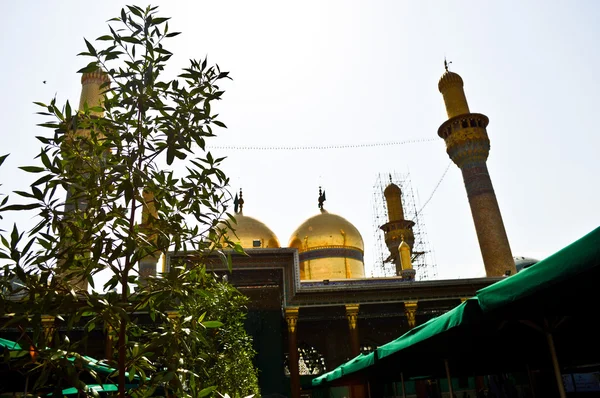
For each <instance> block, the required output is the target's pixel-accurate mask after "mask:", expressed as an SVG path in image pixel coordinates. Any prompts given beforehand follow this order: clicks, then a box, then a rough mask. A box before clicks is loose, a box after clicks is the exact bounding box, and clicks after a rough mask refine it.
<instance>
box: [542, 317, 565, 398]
mask: <svg viewBox="0 0 600 398" xmlns="http://www.w3.org/2000/svg"><path fill="white" fill-rule="evenodd" d="M544 333H545V334H546V341H547V342H548V348H549V349H550V356H551V357H552V367H553V368H554V377H555V378H556V384H557V387H558V395H559V396H560V398H566V396H567V394H566V393H565V386H564V384H563V379H562V375H561V373H560V366H559V365H558V358H557V356H556V348H555V347H554V338H553V337H552V333H550V330H549V329H548V328H547V327H546V329H545V330H544Z"/></svg>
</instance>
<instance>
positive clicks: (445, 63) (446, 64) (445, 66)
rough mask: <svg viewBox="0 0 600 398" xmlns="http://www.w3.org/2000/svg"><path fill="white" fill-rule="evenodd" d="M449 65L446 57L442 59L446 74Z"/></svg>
mask: <svg viewBox="0 0 600 398" xmlns="http://www.w3.org/2000/svg"><path fill="white" fill-rule="evenodd" d="M451 63H452V61H446V57H444V69H446V72H449V70H448V67H449V66H450V64H451Z"/></svg>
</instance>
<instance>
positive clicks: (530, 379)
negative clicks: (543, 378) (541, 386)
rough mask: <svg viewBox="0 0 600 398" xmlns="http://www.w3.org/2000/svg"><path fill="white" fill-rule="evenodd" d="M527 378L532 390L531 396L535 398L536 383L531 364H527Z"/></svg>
mask: <svg viewBox="0 0 600 398" xmlns="http://www.w3.org/2000/svg"><path fill="white" fill-rule="evenodd" d="M527 378H529V389H530V390H531V396H532V397H533V398H535V387H534V384H535V383H534V382H533V374H532V373H531V369H530V368H529V365H527Z"/></svg>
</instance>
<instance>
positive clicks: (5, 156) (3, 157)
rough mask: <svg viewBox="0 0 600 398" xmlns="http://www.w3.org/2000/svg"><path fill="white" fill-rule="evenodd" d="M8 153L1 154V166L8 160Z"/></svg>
mask: <svg viewBox="0 0 600 398" xmlns="http://www.w3.org/2000/svg"><path fill="white" fill-rule="evenodd" d="M8 155H9V154H6V155H2V156H0V166H2V163H4V161H5V160H6V158H7V157H8Z"/></svg>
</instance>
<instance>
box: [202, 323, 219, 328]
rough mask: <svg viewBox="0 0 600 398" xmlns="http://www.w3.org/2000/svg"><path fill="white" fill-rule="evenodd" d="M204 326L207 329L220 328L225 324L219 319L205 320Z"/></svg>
mask: <svg viewBox="0 0 600 398" xmlns="http://www.w3.org/2000/svg"><path fill="white" fill-rule="evenodd" d="M202 326H204V327H205V328H207V329H214V328H220V327H221V326H223V322H219V321H204V322H202Z"/></svg>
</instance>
